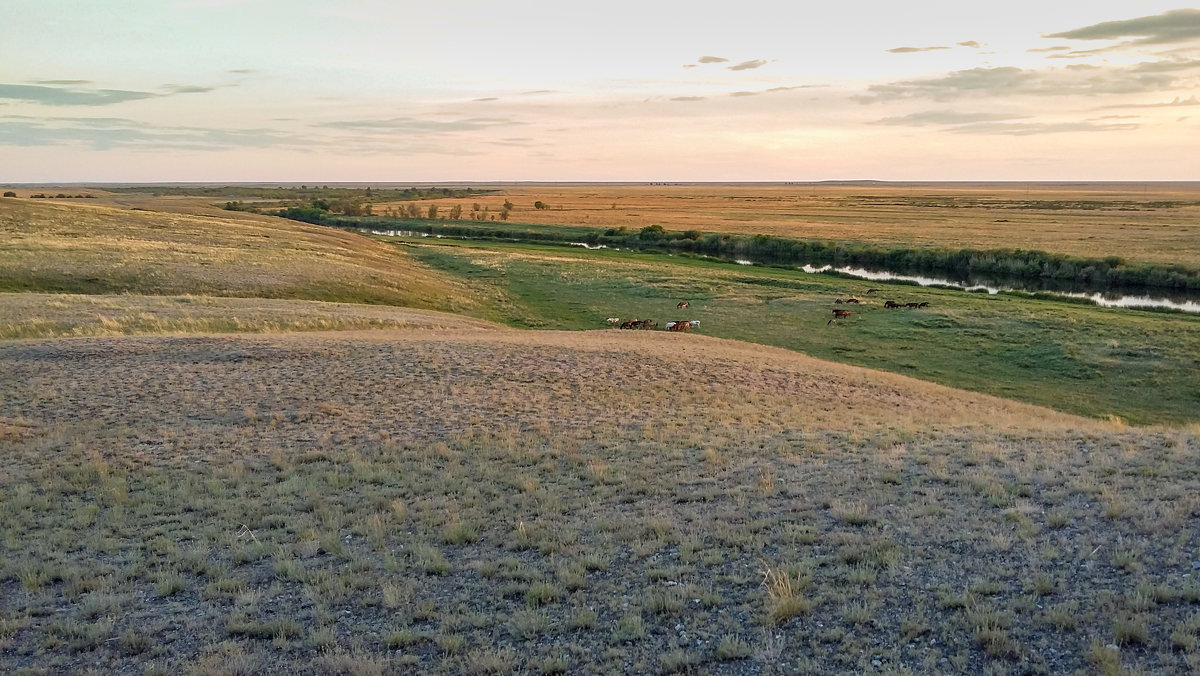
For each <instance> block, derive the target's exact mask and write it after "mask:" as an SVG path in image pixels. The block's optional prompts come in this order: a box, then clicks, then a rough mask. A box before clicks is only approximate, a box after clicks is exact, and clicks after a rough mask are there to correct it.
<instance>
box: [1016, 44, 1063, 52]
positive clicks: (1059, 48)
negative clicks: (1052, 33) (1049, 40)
mask: <svg viewBox="0 0 1200 676" xmlns="http://www.w3.org/2000/svg"><path fill="white" fill-rule="evenodd" d="M1070 49H1071V48H1070V47H1068V46H1066V45H1055V46H1053V47H1031V48H1030V49H1026V50H1025V51H1027V52H1035V53H1036V52H1065V51H1069V50H1070Z"/></svg>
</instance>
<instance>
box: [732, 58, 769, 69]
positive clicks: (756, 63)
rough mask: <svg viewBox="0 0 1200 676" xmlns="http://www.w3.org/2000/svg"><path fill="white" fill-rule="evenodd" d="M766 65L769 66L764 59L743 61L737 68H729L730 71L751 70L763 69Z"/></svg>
mask: <svg viewBox="0 0 1200 676" xmlns="http://www.w3.org/2000/svg"><path fill="white" fill-rule="evenodd" d="M765 65H767V62H766V61H764V60H763V59H754V60H753V61H743V62H741V63H739V64H738V65H736V66H728V68H729V70H751V69H754V68H761V67H762V66H765Z"/></svg>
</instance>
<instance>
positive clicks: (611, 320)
mask: <svg viewBox="0 0 1200 676" xmlns="http://www.w3.org/2000/svg"><path fill="white" fill-rule="evenodd" d="M604 321H606V322H608V323H609V324H620V323H621V318H620V317H609V318H608V319H606V320H604Z"/></svg>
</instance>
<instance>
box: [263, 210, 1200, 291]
mask: <svg viewBox="0 0 1200 676" xmlns="http://www.w3.org/2000/svg"><path fill="white" fill-rule="evenodd" d="M277 215H279V216H283V217H285V218H291V219H294V220H300V221H305V222H308V223H316V224H321V225H330V226H334V227H342V228H353V229H362V228H372V229H381V228H382V229H393V228H394V229H398V230H410V231H413V232H422V233H427V234H430V235H442V236H445V237H459V238H469V239H486V240H494V241H510V242H526V243H536V244H567V243H574V242H582V243H586V244H588V245H589V246H598V245H605V246H608V247H614V248H615V247H620V248H627V249H634V250H641V251H669V252H681V253H694V254H702V255H707V256H715V257H718V258H726V259H745V260H751V261H754V262H756V263H763V264H767V265H781V264H786V265H805V264H810V265H833V266H838V267H840V266H861V267H864V268H874V269H882V270H889V271H892V272H896V273H899V274H927V275H930V274H932V275H939V276H945V277H951V278H960V279H962V278H967V277H981V278H989V279H993V280H997V281H1002V280H1023V281H1031V280H1039V279H1041V280H1047V279H1050V280H1057V281H1063V282H1074V283H1077V284H1081V285H1086V286H1087V287H1089V288H1093V289H1096V290H1103V289H1137V288H1143V287H1153V288H1160V289H1174V290H1180V291H1183V290H1200V269H1197V268H1192V267H1187V266H1183V265H1176V264H1167V265H1164V264H1152V263H1138V264H1131V263H1128V262H1126V261H1125V260H1124V259H1122V258H1120V257H1117V256H1108V257H1105V258H1074V257H1069V256H1062V255H1058V254H1052V253H1047V252H1045V251H1027V250H1022V249H989V250H977V249H958V250H951V249H934V248H927V249H911V248H883V247H879V246H875V245H870V244H864V243H861V242H837V241H829V240H815V239H790V238H785V237H772V236H769V235H733V234H719V233H701V232H699V231H696V230H685V231H668V230H664V229H663V228H662V227H661V226H657V225H650V226H646V227H645V228H642V229H641V230H628V229H627V228H609V229H607V230H602V229H594V228H579V227H562V228H553V227H546V226H536V227H523V226H521V225H520V224H511V225H510V224H504V225H497V224H482V223H481V224H477V225H476V224H472V223H469V222H457V221H455V222H453V223H448V222H445V221H438V220H428V219H395V218H380V217H370V218H349V217H339V216H334V215H330V214H329V213H327V212H323V211H321V210H319V209H313V208H308V207H298V208H292V209H286V210H283V211H280V212H277Z"/></svg>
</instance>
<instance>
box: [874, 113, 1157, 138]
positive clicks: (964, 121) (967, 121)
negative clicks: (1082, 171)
mask: <svg viewBox="0 0 1200 676" xmlns="http://www.w3.org/2000/svg"><path fill="white" fill-rule="evenodd" d="M1125 117H1128V116H1124V115H1118V116H1109V117H1108V118H1107V119H1117V118H1125ZM1103 119H1105V118H1098V119H1096V120H1087V121H1083V122H1076V121H1072V122H1030V121H1027V120H1029V116H1028V115H1012V114H1008V113H960V112H956V111H949V110H930V111H923V112H919V113H911V114H909V115H904V116H901V117H885V118H883V119H881V120H876V121H875V122H873V123H872V124H883V125H896V126H909V127H926V126H935V127H942V131H946V132H951V133H954V134H985V135H1000V136H1033V135H1036V134H1064V133H1073V132H1102V131H1129V130H1131V129H1137V128H1138V125H1137V124H1133V123H1130V122H1100V120H1103ZM1098 122H1099V123H1098Z"/></svg>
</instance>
